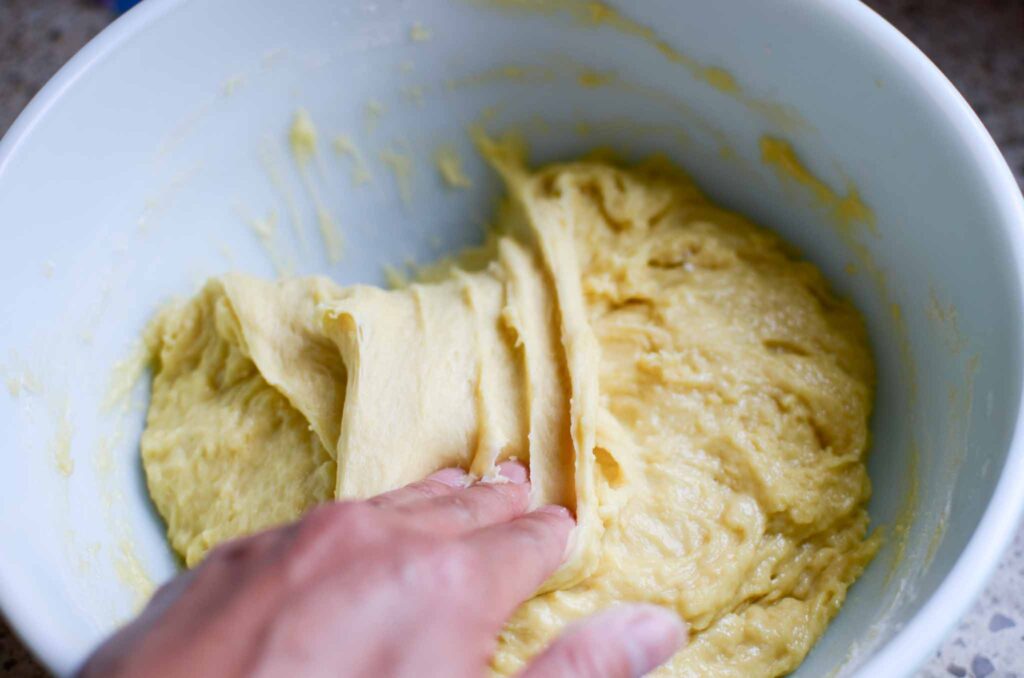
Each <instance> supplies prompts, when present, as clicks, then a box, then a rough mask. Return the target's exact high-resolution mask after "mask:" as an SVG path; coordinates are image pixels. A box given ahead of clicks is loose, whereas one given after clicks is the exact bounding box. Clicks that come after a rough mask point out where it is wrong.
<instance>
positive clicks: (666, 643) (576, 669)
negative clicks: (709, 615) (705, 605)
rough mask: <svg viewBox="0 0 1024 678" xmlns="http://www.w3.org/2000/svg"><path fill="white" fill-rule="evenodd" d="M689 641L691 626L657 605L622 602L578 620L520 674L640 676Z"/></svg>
mask: <svg viewBox="0 0 1024 678" xmlns="http://www.w3.org/2000/svg"><path fill="white" fill-rule="evenodd" d="M685 642H686V625H685V624H684V623H683V622H682V621H681V620H680V619H679V617H678V616H676V615H675V613H673V612H671V611H669V610H667V609H665V608H663V607H658V606H656V605H622V606H619V607H614V608H612V609H610V610H607V611H605V612H602V613H600V614H597V615H594V616H593V617H588V618H586V619H583V620H581V621H579V622H576V623H575V624H572V625H571V626H570V627H569V628H568V629H567V630H566V631H565V632H564V633H563V634H562V635H561V636H560V637H559V638H558V639H556V640H555V642H553V643H552V644H551V645H550V646H549V647H548V649H546V650H545V651H544V652H542V653H541V654H540V655H539V656H538V657H537V658H536V659H534V661H533V663H531V664H530V665H529V666H528V667H526V669H525V670H524V671H523V672H522V673H521V674H520V675H519V678H560V677H561V676H574V677H578V678H639V676H642V675H644V674H646V673H647V672H648V671H651V670H652V669H654V668H657V667H658V666H660V665H661V664H663V663H664V662H666V661H668V659H669V658H670V657H671V656H672V655H673V654H675V652H676V650H678V649H679V648H680V647H682V646H683V644H684V643H685Z"/></svg>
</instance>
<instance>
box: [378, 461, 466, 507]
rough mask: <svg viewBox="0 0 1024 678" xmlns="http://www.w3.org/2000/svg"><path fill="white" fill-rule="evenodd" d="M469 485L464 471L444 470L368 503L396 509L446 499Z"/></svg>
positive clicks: (380, 495) (386, 493) (379, 496)
mask: <svg viewBox="0 0 1024 678" xmlns="http://www.w3.org/2000/svg"><path fill="white" fill-rule="evenodd" d="M469 484H470V481H469V476H468V475H467V474H466V472H465V471H463V470H462V469H460V468H444V469H441V470H440V471H437V472H436V473H432V474H430V475H429V476H427V477H426V478H424V479H423V480H421V481H419V482H417V483H412V484H411V485H406V486H405V487H400V488H398V489H397V490H392V491H390V492H385V493H384V494H379V495H377V496H376V497H373V498H372V499H369V500H367V501H368V502H369V503H370V504H372V505H374V506H379V507H382V508H394V507H396V506H401V505H403V504H408V503H410V502H415V501H421V500H423V499H433V498H435V497H444V496H447V495H450V494H453V493H455V492H457V491H458V490H461V489H464V488H466V487H468V486H469Z"/></svg>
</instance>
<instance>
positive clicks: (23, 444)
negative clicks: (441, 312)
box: [0, 0, 1024, 675]
mask: <svg viewBox="0 0 1024 678" xmlns="http://www.w3.org/2000/svg"><path fill="white" fill-rule="evenodd" d="M601 7H602V6H599V5H594V4H593V3H586V2H577V1H576V0H560V1H559V2H556V3H547V4H544V3H535V2H532V1H530V0H520V1H515V0H513V1H508V0H505V1H503V2H498V1H495V2H486V1H481V2H475V3H474V2H466V3H448V2H442V1H440V0H437V1H433V0H431V1H429V2H428V1H424V2H421V3H415V5H410V4H406V3H373V2H355V3H336V2H331V1H329V0H324V1H317V2H308V3H303V5H302V10H301V11H299V10H298V8H296V7H290V6H289V7H288V8H285V6H284V5H282V4H281V3H277V2H272V1H271V0H261V1H259V2H254V1H253V0H218V1H217V2H198V1H191V2H189V1H175V0H150V1H149V2H147V3H144V4H143V5H142V6H141V7H140V8H139V9H137V10H134V11H132V12H130V13H129V14H128V15H127V16H126V17H125V18H123V19H122V20H121V21H119V22H118V24H117V25H115V27H113V28H112V29H111V30H109V31H108V32H106V33H105V34H104V35H103V36H101V38H100V39H99V40H98V41H96V42H94V43H93V44H91V45H90V46H89V47H87V48H86V50H85V51H84V52H83V53H82V54H80V55H79V56H78V57H77V58H76V60H75V61H74V62H73V63H72V64H71V65H70V66H69V67H68V68H67V69H65V71H64V72H63V73H62V74H61V75H60V76H58V79H57V80H56V81H55V82H54V83H53V84H51V86H50V88H49V89H48V90H47V91H46V92H45V93H44V94H43V95H42V96H41V97H40V98H39V99H37V101H35V102H34V103H33V104H32V106H31V107H30V110H28V111H27V112H26V114H25V115H24V116H23V117H22V119H21V120H20V121H19V123H17V125H16V126H15V128H14V129H12V131H11V134H10V135H9V136H8V138H7V139H6V140H5V141H4V144H3V148H2V153H0V224H2V228H3V243H4V245H3V247H2V248H0V278H2V280H3V281H4V283H5V288H6V289H7V290H9V292H8V293H7V294H5V295H3V298H2V301H0V309H2V313H0V323H3V328H4V329H3V331H2V332H0V369H2V371H3V372H2V375H0V376H3V378H4V379H5V381H6V383H7V386H8V389H7V391H6V392H3V393H0V430H3V431H5V432H6V434H7V439H6V445H5V449H6V453H5V454H4V455H3V459H4V461H3V469H2V472H0V496H2V497H4V500H3V503H2V505H0V541H2V542H3V543H4V544H8V545H12V547H11V548H8V549H6V550H5V552H4V554H3V555H2V556H0V571H2V577H0V597H2V600H3V603H4V605H5V610H6V612H7V614H8V615H9V616H10V617H11V619H12V622H13V623H14V624H15V625H16V627H17V628H18V630H19V631H20V632H21V633H22V634H23V635H24V636H25V637H26V639H27V640H28V641H29V642H30V643H31V645H32V646H33V647H34V648H35V650H36V651H37V652H38V653H39V654H40V655H41V656H42V658H43V659H44V660H45V661H46V662H47V663H48V664H50V666H51V667H52V668H54V669H55V670H57V671H58V672H62V673H64V672H68V671H70V670H71V669H72V668H73V667H74V666H75V664H76V663H77V662H78V661H80V659H81V658H83V656H84V655H85V654H86V653H87V652H88V651H89V650H90V648H91V647H92V646H93V644H94V643H96V642H97V641H98V640H99V639H100V638H101V637H102V636H103V635H104V634H106V633H108V632H109V631H110V630H111V629H112V628H113V627H114V626H115V625H117V624H118V623H119V622H120V621H122V620H124V619H125V618H126V617H127V616H128V615H130V614H131V613H132V612H133V611H134V610H136V609H137V606H138V605H139V604H140V602H141V601H142V600H143V599H144V598H145V595H146V594H147V593H148V591H149V590H150V589H151V587H152V585H153V584H157V583H159V582H161V581H163V580H165V579H166V578H168V577H170V576H171V575H172V574H173V573H174V571H175V569H176V562H175V560H174V558H173V557H172V554H171V553H170V552H169V550H168V548H167V545H166V542H165V540H164V537H163V532H162V530H163V526H162V524H161V522H160V520H159V518H158V516H157V515H156V514H155V512H154V511H153V509H152V507H151V505H150V503H149V501H148V498H147V496H146V491H145V487H144V481H143V476H142V472H141V468H140V464H139V460H138V445H137V443H138V435H139V433H140V431H141V427H142V421H143V416H144V411H145V410H144V407H145V394H146V391H147V388H148V387H147V385H146V384H145V383H144V382H145V379H144V378H143V379H136V378H135V377H136V376H138V372H137V371H136V370H135V369H134V366H135V364H136V363H135V361H134V360H133V357H132V356H133V355H134V353H133V351H134V348H133V347H135V346H137V338H138V337H139V334H140V331H141V329H142V328H143V326H144V325H145V323H146V321H147V319H148V318H149V317H150V316H151V314H152V313H153V312H154V310H155V309H156V308H158V306H159V305H160V304H161V303H162V302H164V301H166V300H168V299H170V298H172V297H175V296H184V295H188V294H190V293H191V292H193V291H194V290H195V289H196V288H197V286H198V285H200V284H201V283H202V282H203V280H204V279H205V278H207V277H208V276H212V275H216V274H218V273H221V272H224V271H228V270H244V271H248V272H252V273H256V274H260V275H264V276H273V275H275V274H276V273H277V272H278V271H280V270H282V269H287V270H289V271H291V272H293V273H325V274H329V275H331V276H332V277H334V278H335V279H337V280H339V281H341V282H343V283H348V282H354V281H369V282H382V281H383V273H382V266H383V265H385V264H386V265H391V266H395V267H400V266H402V265H403V264H404V263H405V262H406V261H408V260H415V261H421V262H422V261H429V260H432V259H434V258H437V257H438V256H439V255H440V254H443V253H445V252H449V251H451V250H453V249H455V248H458V247H460V246H464V245H466V244H469V243H472V242H475V241H476V240H478V239H479V238H480V236H481V228H482V226H483V225H484V224H485V223H486V222H487V220H488V218H489V216H490V215H491V213H492V209H493V206H494V201H495V199H496V197H497V196H498V195H499V193H500V187H499V185H498V182H497V180H496V179H495V177H493V176H492V175H491V174H490V173H489V171H488V170H487V168H486V167H485V166H484V164H483V163H482V161H481V160H480V158H479V157H478V156H477V154H476V153H475V152H474V150H473V147H472V144H471V142H470V140H469V137H468V135H467V129H468V127H469V126H471V125H475V124H481V125H484V126H485V127H486V128H487V129H489V130H491V131H499V130H505V129H515V130H517V131H519V132H520V133H521V134H523V135H524V136H526V137H527V139H528V141H529V143H530V147H531V149H532V157H533V159H534V160H536V161H544V160H552V159H558V158H570V157H572V156H574V155H578V154H580V153H583V152H586V151H588V150H591V149H593V148H595V147H599V146H611V147H613V148H615V149H616V150H618V151H619V152H621V153H623V154H625V155H627V156H630V157H643V156H646V155H649V154H652V153H665V154H668V155H669V156H671V157H672V158H674V159H675V160H677V161H678V162H680V163H681V164H682V165H683V166H684V167H685V168H687V169H688V170H689V171H690V172H691V174H692V175H693V176H694V177H695V178H696V179H697V181H698V183H699V184H700V185H701V186H702V187H703V188H704V189H705V190H706V191H707V192H708V193H709V194H711V195H712V196H713V197H714V198H716V199H717V200H719V201H720V202H722V203H724V204H726V205H728V206H730V207H732V208H734V209H736V210H738V211H741V212H743V213H745V214H747V215H749V216H750V217H752V218H753V219H754V220H756V221H758V222H760V223H762V224H764V225H767V226H769V227H771V228H773V229H775V230H776V231H778V232H779V233H781V234H782V235H783V236H784V237H785V238H786V239H788V240H789V241H790V242H791V243H793V244H794V245H796V246H797V247H798V248H799V249H800V250H802V251H803V252H804V253H805V255H806V256H807V257H808V258H809V259H811V260H812V261H813V262H814V263H815V264H817V265H818V266H819V267H821V268H822V269H823V270H824V271H825V273H826V274H827V275H828V277H829V278H830V280H831V281H832V282H833V284H834V286H835V287H836V288H837V289H838V290H839V291H840V292H841V293H842V294H844V295H848V296H849V297H851V298H852V299H853V300H854V301H855V303H856V304H857V306H858V307H859V308H860V309H861V310H862V312H863V313H864V314H865V316H866V317H867V320H868V324H869V329H870V333H871V340H872V343H873V347H874V350H875V355H876V360H877V366H878V377H879V379H878V393H877V401H876V411H875V415H874V419H873V422H872V430H873V447H872V451H871V457H870V471H871V476H872V479H873V483H874V497H873V499H872V502H871V506H870V510H871V515H872V517H873V520H874V524H875V525H876V526H877V527H878V528H879V529H883V530H885V533H886V540H885V546H884V548H883V549H882V551H881V552H880V554H879V555H878V557H877V558H876V560H875V561H874V563H873V564H872V566H871V567H870V569H869V570H868V571H867V572H866V573H865V574H864V576H863V577H862V579H861V580H860V581H859V582H858V583H857V584H856V585H855V586H854V587H853V589H852V590H851V592H850V595H849V598H848V601H847V603H846V605H845V607H844V608H843V610H842V612H841V614H840V615H839V616H838V618H837V619H836V620H835V622H834V623H833V625H832V626H831V628H830V629H829V631H828V633H827V635H826V636H825V637H824V638H823V639H822V641H821V642H820V643H819V644H818V646H817V647H816V648H815V650H814V651H813V653H812V654H811V656H810V657H809V658H808V660H807V661H806V662H805V664H804V666H803V667H802V668H801V670H800V672H799V675H822V674H825V673H827V672H828V671H831V670H834V669H836V668H838V667H843V668H844V670H848V669H853V668H855V667H857V666H859V665H860V664H861V663H862V662H863V661H865V660H866V659H867V658H868V657H869V656H870V655H871V654H872V653H873V652H875V651H876V650H877V649H878V648H879V647H880V646H881V645H882V644H883V643H884V642H886V641H887V640H888V639H889V638H890V637H891V636H892V635H893V633H894V632H895V631H896V630H898V629H899V628H901V627H902V626H903V625H905V624H906V623H907V622H908V620H910V619H911V618H912V617H913V616H914V614H915V613H916V612H917V611H918V610H919V609H920V608H921V606H922V605H923V604H924V602H925V601H926V600H927V599H928V598H929V596H930V595H931V594H932V592H934V591H935V590H936V588H937V587H938V586H939V584H940V583H941V582H942V581H943V579H944V578H945V577H946V576H947V575H948V574H949V573H950V571H951V569H952V568H953V566H954V563H955V562H956V559H957V558H958V556H959V555H960V554H961V552H962V551H963V550H964V548H965V546H966V545H967V543H968V540H969V538H970V537H971V535H972V533H973V532H974V531H975V528H976V526H977V525H978V523H979V520H980V519H981V517H982V514H983V512H984V510H985V508H986V507H987V505H988V501H989V498H990V497H991V495H992V493H993V491H994V488H995V487H996V482H997V480H998V478H999V476H1000V472H1001V471H1002V469H1003V466H1004V463H1005V462H1006V459H1007V454H1008V450H1009V448H1010V441H1011V437H1012V434H1013V429H1014V425H1015V422H1016V416H1017V410H1018V403H1019V398H1020V374H1021V356H1020V347H1021V346H1022V345H1024V344H1022V342H1021V319H1020V313H1019V309H1020V298H1019V297H1020V290H1019V279H1018V274H1017V272H1016V263H1015V259H1014V251H1015V250H1014V247H1015V245H1014V243H1011V242H1009V241H1008V239H1007V238H1008V236H1007V235H1006V228H1005V224H1006V223H1007V213H1006V210H1005V204H1006V201H1005V200H1002V201H1000V199H999V197H998V196H994V195H993V190H994V189H993V185H992V182H991V181H988V180H986V178H985V174H984V173H983V172H982V171H981V170H980V169H979V168H980V167H982V166H983V165H984V164H985V163H991V162H993V161H992V159H991V158H990V157H988V156H986V155H985V154H984V153H983V152H981V151H979V150H978V149H977V148H976V147H972V138H971V136H970V134H968V133H966V132H964V129H963V126H962V124H961V123H959V122H957V121H956V120H954V119H953V118H951V114H950V112H949V110H948V106H946V105H945V104H944V103H943V102H942V101H936V99H935V95H934V86H935V85H934V82H933V81H937V79H936V76H935V75H934V73H933V72H932V71H930V70H928V65H927V64H926V63H925V62H924V61H923V60H922V59H920V58H919V57H918V56H917V55H916V54H915V53H913V52H912V50H910V49H909V48H906V47H905V46H902V43H901V42H899V40H898V38H897V36H895V34H894V33H893V32H892V31H891V29H889V28H888V27H887V26H885V25H884V24H882V22H880V21H879V20H877V18H875V17H873V15H871V14H870V12H869V10H866V9H865V8H863V7H859V6H854V4H853V3H849V4H848V3H839V2H837V3H824V2H823V3H788V4H787V7H786V11H784V12H783V11H777V10H774V9H771V8H769V7H767V3H762V2H760V1H759V0H729V1H727V2H716V3H687V4H685V5H684V6H679V5H678V4H677V3H674V2H671V1H670V0H651V1H650V2H647V3H643V5H642V6H636V7H633V6H626V5H623V6H622V7H623V10H622V14H619V13H616V12H611V11H608V10H607V9H601ZM893 45H896V47H893ZM901 50H902V51H901ZM299 108H302V109H304V110H306V111H308V113H309V115H310V117H311V119H312V120H313V122H314V123H315V125H316V127H317V129H318V133H319V134H318V153H317V155H316V157H315V159H314V161H313V163H312V164H311V165H310V169H309V170H308V176H307V177H303V175H302V173H301V171H300V169H299V167H298V165H297V164H296V163H295V162H294V159H293V157H292V155H291V154H290V152H289V148H288V143H287V131H288V127H289V124H290V123H291V121H292V119H293V116H294V115H295V113H296V110H297V109H299ZM961 122H962V121H961ZM338 135H344V136H345V137H346V138H347V139H348V140H349V141H350V142H351V145H352V147H353V148H354V149H355V152H354V153H352V152H349V153H344V152H340V151H339V148H338V145H337V143H335V142H336V141H337V137H338ZM765 136H769V137H771V138H776V139H783V140H785V141H786V142H787V143H788V144H790V145H791V147H792V149H793V150H794V152H795V153H796V155H797V156H798V157H799V159H800V160H801V162H802V163H803V164H804V165H805V166H806V168H807V170H808V172H809V175H808V176H801V175H795V174H794V173H793V172H790V173H789V174H786V173H785V172H782V173H781V174H780V172H779V165H778V164H773V163H771V162H764V158H763V157H762V139H763V138H764V137H765ZM442 148H444V149H447V150H448V151H449V152H452V151H453V152H454V153H456V154H457V155H458V156H459V157H460V158H461V159H462V162H463V164H464V167H465V170H466V173H467V174H468V175H469V176H470V177H471V178H472V181H473V187H472V188H471V189H469V190H458V189H451V188H448V187H446V185H445V183H444V182H443V181H442V179H441V177H440V175H439V173H438V171H437V167H436V164H435V156H436V153H437V152H438V151H439V150H440V149H442ZM396 166H399V169H398V171H396V169H395V168H396ZM401 167H406V169H401ZM360 168H363V169H365V170H366V172H365V174H366V175H368V177H369V178H368V179H367V180H365V181H362V179H361V175H360V174H359V171H360ZM790 169H792V168H790ZM809 177H813V178H809ZM815 182H820V184H818V183H815ZM854 195H859V197H860V199H861V200H862V201H863V203H864V205H866V206H867V208H868V209H869V210H870V212H871V213H872V214H873V218H868V217H864V216H863V215H861V217H860V218H858V217H857V216H856V215H853V216H851V213H849V212H847V211H844V209H846V208H844V207H842V205H846V206H847V208H848V207H849V205H850V204H852V203H850V202H849V201H850V200H853V198H852V196H854ZM830 196H831V197H830ZM843 199H848V201H847V202H846V203H843V202H842V200H843ZM317 200H320V201H321V202H322V206H323V207H324V208H325V209H326V210H327V211H328V212H329V213H330V214H331V215H332V216H333V218H334V220H335V222H336V223H337V225H338V229H339V231H340V232H341V233H342V235H343V238H344V253H343V255H342V257H341V260H340V261H338V262H334V263H332V261H331V260H330V257H329V256H328V254H327V250H326V248H325V247H324V245H323V243H322V241H321V235H320V233H319V231H318V230H317V226H316V223H317V222H316V201H317ZM275 218H276V223H277V229H276V231H275V234H274V236H273V238H272V242H271V244H269V245H268V244H266V243H265V242H264V241H263V240H261V238H260V237H259V235H258V232H257V231H258V228H259V224H261V223H262V224H266V223H267V222H268V220H273V219H275ZM297 233H301V234H302V236H301V237H298V236H297V235H296V234H297ZM993 558H994V556H993ZM981 574H982V573H980V572H979V573H978V575H979V576H980V575H981ZM965 585H967V586H974V585H975V584H973V583H970V584H965ZM955 612H958V611H955ZM955 612H954V614H955ZM952 621H953V620H946V621H943V620H939V621H937V622H936V626H935V627H934V628H935V629H936V631H935V633H937V634H940V635H941V633H942V632H943V631H944V630H945V629H946V628H947V626H948V624H950V623H952ZM934 640H935V641H937V640H938V638H937V637H936V638H935V639H934ZM920 658H921V657H913V656H908V657H905V658H904V659H903V660H902V661H904V662H905V664H906V665H904V666H900V665H898V662H897V665H893V666H890V667H889V669H891V670H892V671H893V672H895V673H898V672H901V671H903V670H909V669H910V668H912V665H913V662H915V661H917V660H919V659H920Z"/></svg>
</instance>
